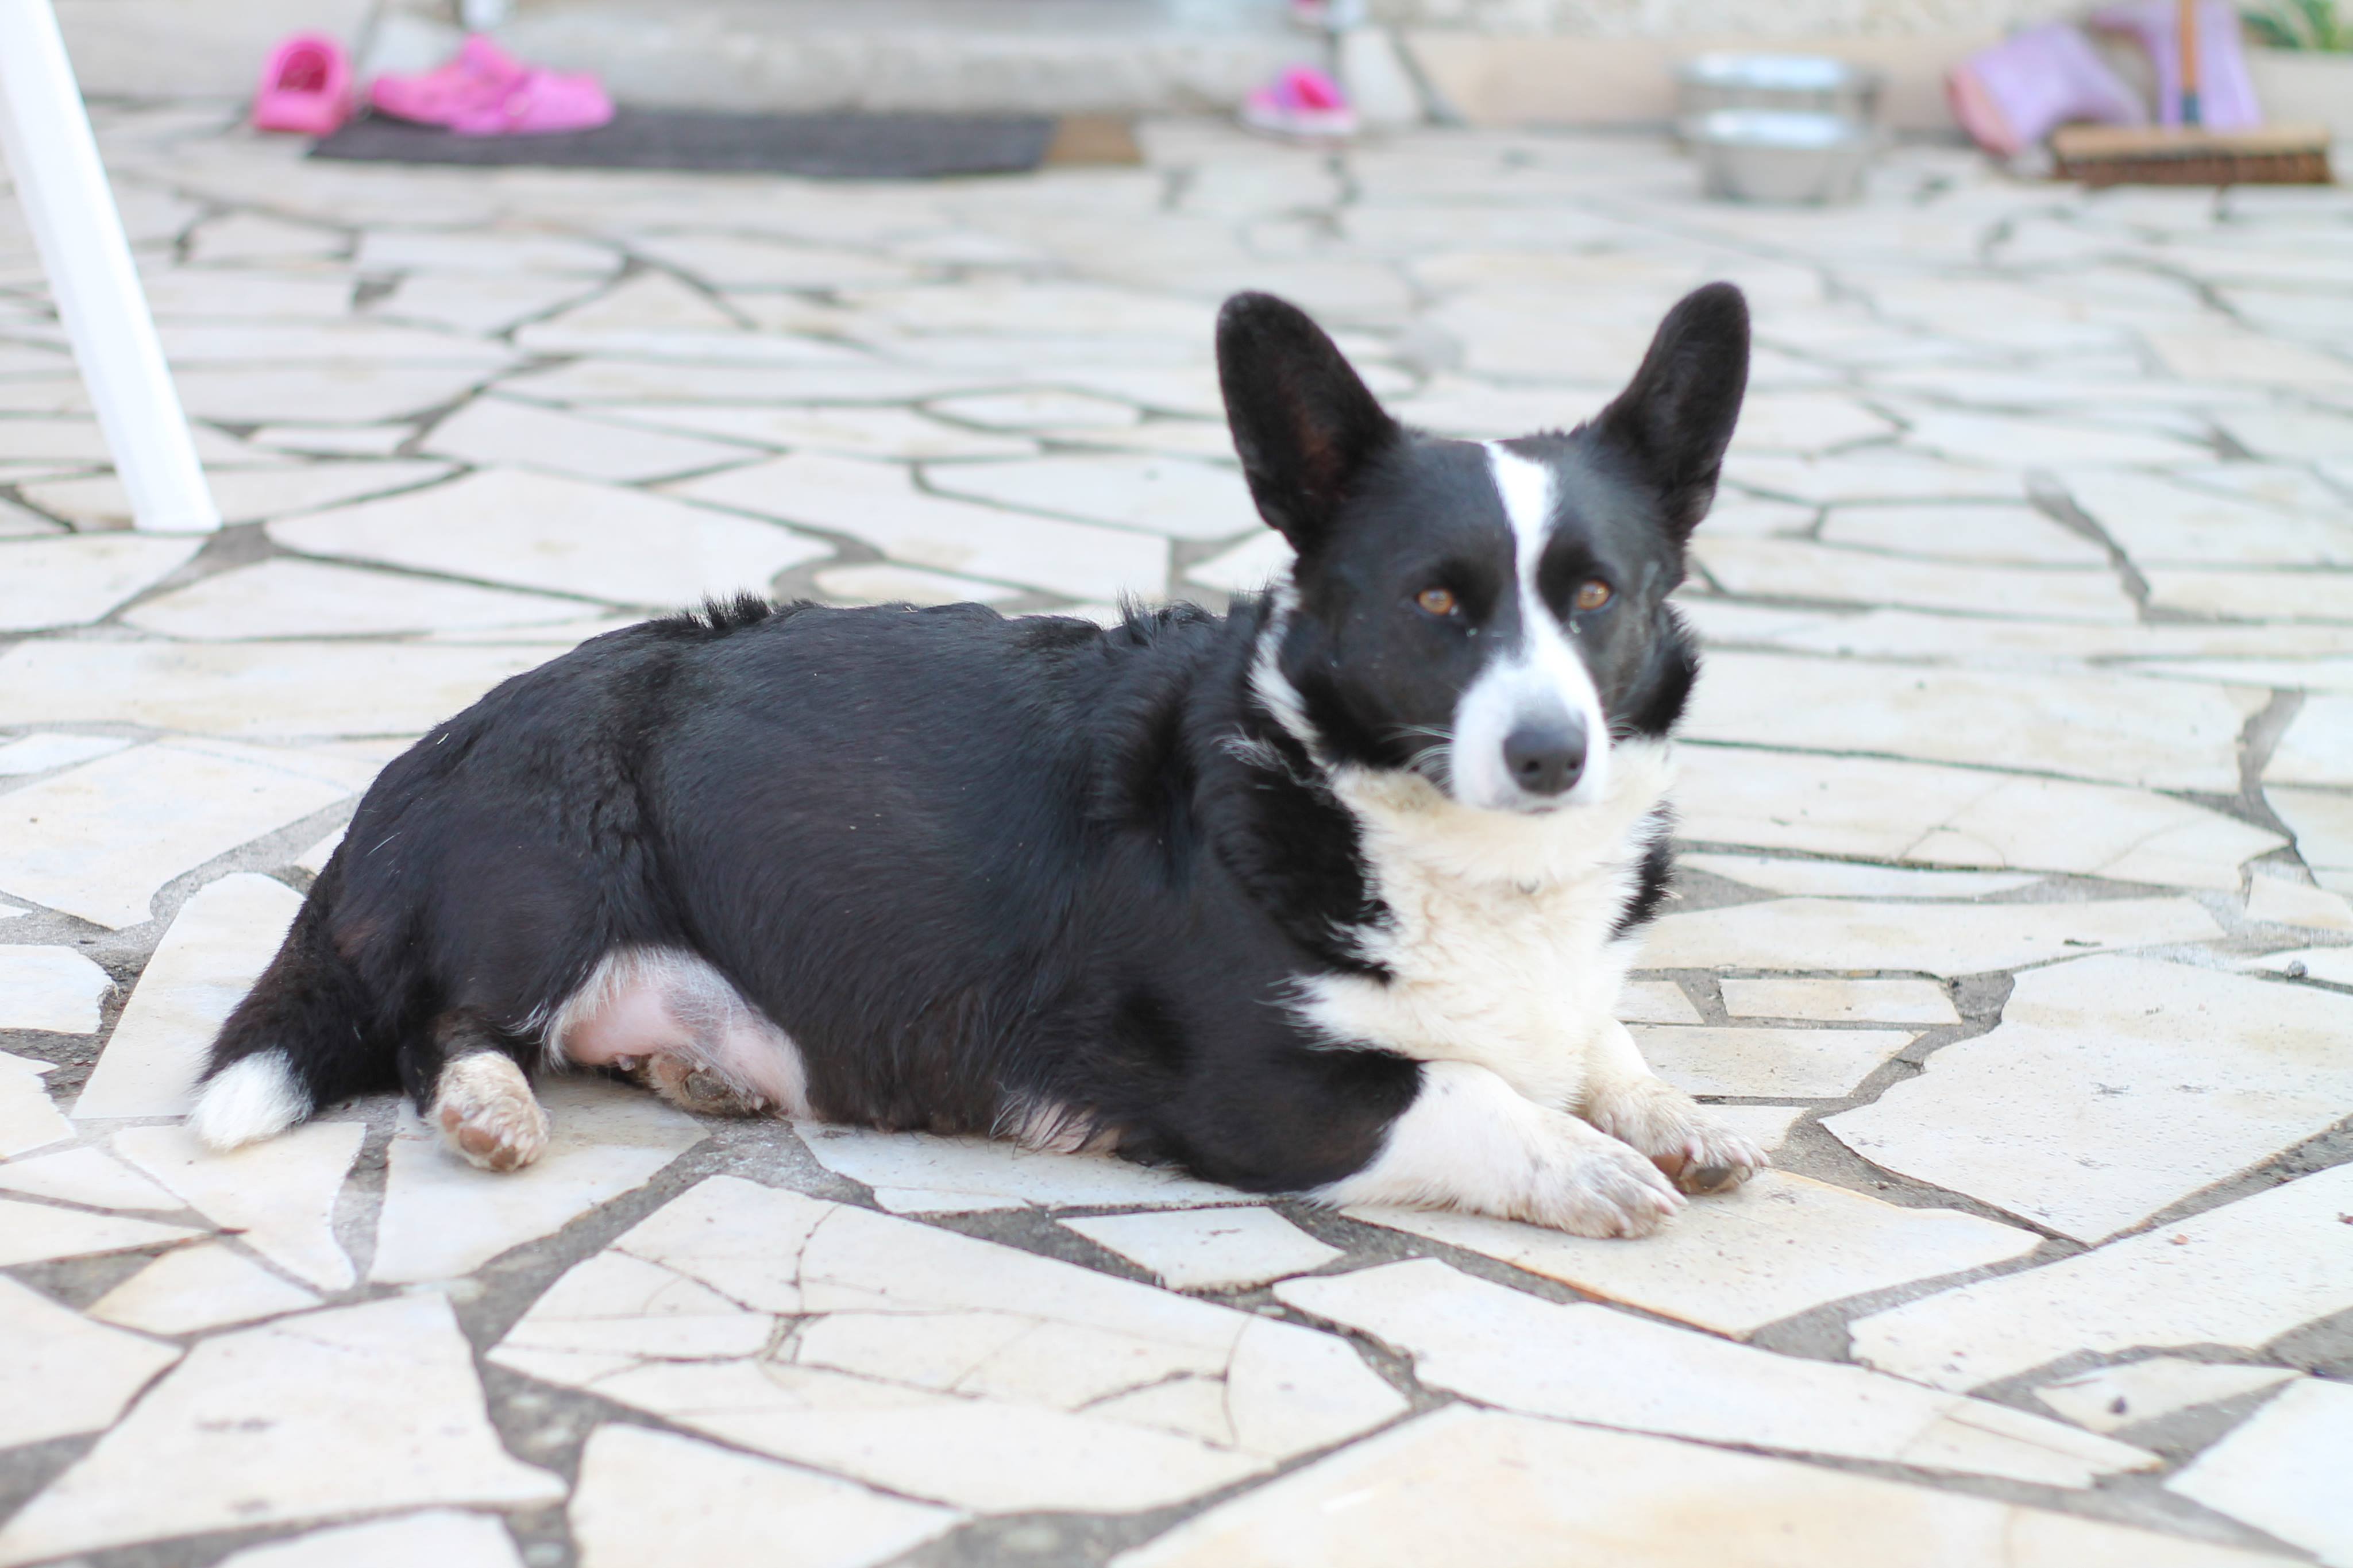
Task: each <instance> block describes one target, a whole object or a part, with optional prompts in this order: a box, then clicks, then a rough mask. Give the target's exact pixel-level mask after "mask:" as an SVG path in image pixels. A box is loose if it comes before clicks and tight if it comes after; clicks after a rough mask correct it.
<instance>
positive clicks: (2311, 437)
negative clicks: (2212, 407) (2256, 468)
mask: <svg viewBox="0 0 2353 1568" xmlns="http://www.w3.org/2000/svg"><path fill="white" fill-rule="evenodd" d="M2348 374H2353V372H2348ZM2216 422H2217V423H2218V424H2220V425H2221V426H2222V428H2223V429H2224V430H2226V431H2228V432H2230V436H2231V439H2232V440H2234V441H2236V442H2237V443H2238V444H2239V445H2240V446H2242V447H2245V448H2246V449H2247V450H2249V451H2250V452H2256V453H2260V454H2262V455H2263V457H2266V458H2290V459H2293V458H2341V457H2343V456H2344V455H2345V453H2346V451H2347V450H2348V447H2353V418H2348V417H2346V416H2343V415H2341V414H2326V413H2322V412H2320V411H2319V410H2317V409H2308V408H2242V409H2234V410H2232V411H2230V412H2228V413H2225V414H2222V415H2221V416H2218V418H2217V421H2216Z"/></svg>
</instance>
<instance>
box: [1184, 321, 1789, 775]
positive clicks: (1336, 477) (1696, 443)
mask: <svg viewBox="0 0 2353 1568" xmlns="http://www.w3.org/2000/svg"><path fill="white" fill-rule="evenodd" d="M1218 368H1219V376H1220V378H1221V380H1222V382H1223V384H1224V387H1225V397H1226V412H1227V417H1228V419H1229V422H1230V423H1231V425H1232V426H1233V434H1234V445H1235V447H1236V448H1237V450H1238V451H1239V452H1240V455H1241V462H1242V471H1243V473H1244V474H1245V475H1246V476H1247V477H1248V479H1249V480H1250V494H1251V496H1252V497H1253V498H1254V499H1255V500H1257V502H1258V509H1259V511H1260V513H1261V515H1262V516H1263V517H1264V518H1265V519H1266V521H1268V522H1270V523H1271V524H1272V525H1273V526H1274V527H1275V528H1277V529H1279V530H1281V531H1282V534H1283V536H1284V537H1285V538H1287V539H1289V540H1290V541H1291V542H1292V544H1293V547H1294V548H1295V549H1296V550H1297V551H1298V555H1299V559H1298V563H1297V564H1296V566H1295V567H1294V569H1293V587H1292V591H1291V594H1290V595H1289V596H1288V599H1287V603H1288V605H1289V607H1288V610H1287V612H1286V615H1285V617H1284V620H1283V623H1282V636H1281V641H1280V644H1279V646H1278V647H1277V649H1276V657H1275V663H1276V668H1277V672H1279V675H1280V677H1281V680H1280V682H1274V683H1272V684H1274V685H1275V687H1276V689H1275V690H1273V691H1272V692H1271V693H1269V692H1268V691H1267V690H1266V688H1267V686H1268V685H1269V684H1270V682H1268V681H1266V680H1261V695H1262V696H1269V697H1271V700H1272V701H1273V702H1274V703H1275V704H1276V705H1277V706H1278V707H1282V706H1291V707H1293V708H1294V709H1295V710H1296V711H1295V712H1294V713H1293V714H1290V715H1287V717H1288V718H1290V719H1291V720H1292V721H1293V722H1294V723H1303V724H1304V725H1305V726H1307V727H1309V728H1310V729H1311V730H1312V731H1313V734H1314V740H1315V742H1317V744H1318V745H1319V746H1320V747H1321V748H1322V749H1323V750H1324V752H1326V753H1327V754H1329V755H1331V756H1333V757H1335V759H1337V760H1340V761H1344V762H1347V763H1356V764H1359V765H1363V766H1366V767H1372V768H1383V769H1413V770H1416V771H1419V772H1420V773H1424V774H1425V775H1427V776H1428V777H1430V779H1431V781H1432V782H1433V783H1436V784H1439V785H1440V787H1441V788H1443V789H1445V790H1446V791H1447V792H1448V793H1449V794H1451V795H1452V796H1453V797H1454V799H1456V800H1457V801H1459V802H1461V804H1463V805H1471V806H1477V807H1482V808H1485V809H1491V810H1509V811H1546V810H1551V809H1553V808H1555V807H1556V806H1558V805H1564V804H1567V805H1581V804H1585V803H1587V802H1588V801H1593V800H1598V799H1599V798H1601V797H1602V795H1604V794H1605V792H1606V791H1607V788H1608V773H1609V748H1610V742H1611V739H1612V738H1615V739H1618V740H1625V739H1628V738H1630V737H1634V736H1653V737H1655V736H1662V735H1663V734H1665V732H1666V731H1667V729H1668V727H1669V726H1670V725H1672V723H1673V722H1674V721H1675V719H1676V718H1677V716H1678V715H1679V714H1680V713H1681V712H1682V710H1683V700H1684V699H1685V697H1686V696H1687V695H1688V694H1689V691H1690V689H1691V682H1692V679H1693V676H1694V673H1695V672H1696V669H1697V658H1696V655H1695V654H1694V652H1693V650H1692V647H1691V644H1690V641H1689V639H1688V637H1686V636H1685V634H1684V632H1683V627H1682V626H1681V624H1680V623H1679V622H1678V621H1677V620H1676V618H1675V615H1674V612H1673V610H1672V608H1671V607H1670V606H1669V605H1667V603H1666V596H1667V595H1668V593H1669V592H1671V591H1672V589H1673V588H1674V586H1675V585H1676V584H1678V583H1680V582H1682V581H1683V547H1684V544H1685V542H1687V541H1688V540H1689V539H1690V537H1691V532H1692V530H1693V529H1694V527H1695V526H1697V524H1698V522H1699V521H1700V519H1701V518H1703V517H1704V516H1705V515H1706V514H1707V509H1708V506H1709V504H1710V503H1711V502H1712V501H1713V500H1715V484H1716V476H1717V474H1718V472H1719V471H1720V470H1721V468H1722V467H1723V464H1724V451H1725V446H1726V445H1727V444H1728V443H1729V442H1730V441H1731V439H1732V427H1733V424H1734V422H1735V420H1736V419H1737V418H1738V417H1739V414H1740V399H1741V394H1742V392H1743V390H1744V389H1745V388H1746V384H1747V379H1748V308H1747V305H1746V302H1745V301H1744V300H1742V298H1741V295H1740V291H1739V290H1738V289H1735V288H1733V287H1732V286H1731V285H1730V284H1728V283H1712V284H1709V285H1708V286H1707V287H1706V288H1704V289H1699V290H1697V291H1696V292H1694V293H1693V294H1691V295H1689V296H1687V297H1686V298H1685V299H1684V300H1683V301H1682V302H1681V303H1680V304H1678V305H1676V306H1675V308H1674V309H1673V310H1671V311H1669V312H1668V314H1667V318H1666V320H1665V321H1663V322H1662V323H1661V325H1660V327H1659V331H1658V335H1657V337H1656V338H1655V339H1653V340H1652V342H1651V350H1650V353H1649V354H1648V355H1647V356H1646V357H1645V358H1644V359H1643V361H1642V365H1641V369H1640V370H1639V371H1637V372H1636V373H1635V374H1634V379H1633V381H1632V383H1631V384H1630V385H1629V386H1628V387H1627V388H1626V390H1625V391H1624V392H1623V393H1621V394H1620V395H1619V396H1618V398H1617V400H1616V401H1615V402H1613V403H1611V404H1610V405H1609V407H1607V408H1605V409H1603V410H1602V411H1601V413H1600V415H1599V416H1597V417H1596V418H1594V419H1592V420H1590V421H1588V423H1586V424H1584V425H1580V426H1577V428H1576V429H1574V430H1571V431H1569V432H1567V434H1566V435H1563V434H1560V433H1558V432H1552V433H1547V434H1543V435H1536V436H1528V437H1522V438H1520V439H1518V440H1515V441H1500V442H1486V443H1480V442H1472V441H1450V440H1440V439H1438V438H1435V437H1429V436H1424V435H1422V434H1420V433H1419V432H1417V431H1413V430H1409V429H1407V428H1405V427H1404V426H1400V425H1398V423H1397V422H1396V421H1395V420H1393V419H1391V418H1390V417H1389V416H1388V414H1387V413H1386V412H1384V411H1383V410H1382V408H1381V405H1379V404H1378V403H1377V401H1375V399H1374V397H1373V395H1372V394H1371V393H1370V392H1368V391H1367V390H1366V387H1365V384H1364V383H1363V382H1362V381H1361V380H1359V379H1358V378H1357V376H1356V372H1355V371H1353V370H1351V369H1350V368H1349V366H1348V363H1347V361H1346V360H1345V359H1344V358H1342V357H1341V354H1340V351H1339V350H1338V349H1337V348H1336V347H1335V346H1334V344H1333V342H1332V340H1331V339H1330V338H1328V337H1326V336H1324V333H1323V331H1320V330H1319V329H1318V328H1317V327H1316V325H1315V323H1314V322H1313V321H1309V320H1308V319H1307V317H1306V316H1305V315H1304V314H1303V313H1302V312H1301V311H1300V310H1298V309H1296V308H1295V307H1293V306H1292V305H1289V304H1286V303H1285V302H1284V301H1282V300H1277V299H1275V298H1273V297H1271V296H1270V295H1265V294H1238V295H1236V296H1234V298H1232V299H1231V300H1228V301H1227V302H1226V307H1225V310H1224V311H1223V312H1222V313H1221V314H1220V315H1219V320H1218ZM1286 688H1287V689H1286ZM1293 694H1295V696H1294V695H1293Z"/></svg>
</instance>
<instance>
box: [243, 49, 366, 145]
mask: <svg viewBox="0 0 2353 1568" xmlns="http://www.w3.org/2000/svg"><path fill="white" fill-rule="evenodd" d="M351 115H352V62H351V60H350V58H348V57H347V56H345V55H344V53H343V45H341V44H339V43H337V42H335V40H334V39H332V38H330V37H326V36H325V35H323V34H321V33H297V34H295V35H294V36H293V37H290V38H289V39H287V40H286V41H285V42H284V43H282V44H280V45H279V46H278V47H276V48H274V49H272V50H270V51H269V63H268V64H267V65H265V66H263V67H262V68H261V86H260V88H259V89H257V90H256V91H255V93H254V95H253V124H254V129H256V130H258V131H291V132H296V133H297V134H299V135H303V136H325V135H328V134H330V133H332V132H333V131H334V130H335V129H336V128H337V127H338V126H340V125H342V124H343V121H346V120H348V119H350V118H351Z"/></svg>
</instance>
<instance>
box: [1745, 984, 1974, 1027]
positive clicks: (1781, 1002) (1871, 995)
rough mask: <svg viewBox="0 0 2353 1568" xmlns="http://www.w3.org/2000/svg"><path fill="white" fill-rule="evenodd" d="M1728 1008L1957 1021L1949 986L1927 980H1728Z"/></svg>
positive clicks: (1773, 1014) (1860, 1020)
mask: <svg viewBox="0 0 2353 1568" xmlns="http://www.w3.org/2000/svg"><path fill="white" fill-rule="evenodd" d="M1723 986H1724V1010H1725V1012H1726V1013H1729V1014H1730V1015H1731V1016H1734V1017H1736V1018H1802V1019H1805V1020H1807V1021H1808V1022H1810V1023H1820V1024H1930V1025H1935V1024H1957V1023H1959V1022H1960V1021H1961V1016H1960V1014H1959V1013H1958V1012H1957V1011H1955V1010H1954V1007H1953V999H1952V997H1951V996H1950V995H1949V994H1947V993H1946V990H1945V988H1944V987H1943V986H1941V985H1938V984H1936V983H1935V982H1933V981H1927V980H1726V981H1725V982H1723Z"/></svg>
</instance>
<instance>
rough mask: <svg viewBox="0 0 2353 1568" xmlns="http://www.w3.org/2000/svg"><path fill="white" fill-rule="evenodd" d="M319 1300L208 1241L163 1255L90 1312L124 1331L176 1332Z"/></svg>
mask: <svg viewBox="0 0 2353 1568" xmlns="http://www.w3.org/2000/svg"><path fill="white" fill-rule="evenodd" d="M159 1195H160V1194H159ZM165 1201H166V1203H170V1202H172V1201H174V1200H169V1199H167V1200H165ZM318 1304H319V1298H318V1297H316V1296H314V1295H312V1294H311V1292H310V1291H308V1290H305V1289H302V1288H301V1286H300V1285H294V1284H290V1283H288V1282H287V1281H286V1280H283V1279H280V1278H279V1277H278V1276H277V1275H275V1274H272V1273H271V1272H269V1270H268V1269H267V1268H262V1267H261V1265H259V1263H256V1262H254V1261H253V1260H252V1259H250V1258H247V1257H245V1256H243V1255H242V1254H240V1253H237V1252H235V1251H232V1250H231V1249H230V1248H228V1247H224V1246H222V1245H221V1244H220V1243H218V1242H206V1243H205V1244H203V1245H201V1246H197V1247H179V1248H176V1249H175V1250H174V1251H171V1252H167V1253H165V1254H164V1256H163V1257H161V1258H157V1259H156V1260H155V1261H154V1262H153V1263H151V1264H149V1265H148V1266H147V1267H146V1268H142V1269H141V1270H140V1271H139V1272H138V1273H136V1274H133V1275H132V1277H131V1278H130V1279H125V1280H124V1281H123V1282H122V1283H121V1284H120V1285H117V1286H116V1287H115V1288H114V1289H111V1290H109V1291H108V1292H107V1293H106V1294H105V1295H103V1296H101V1297H100V1298H99V1299H98V1300H96V1301H95V1302H93V1303H91V1305H90V1316H91V1317H93V1318H96V1319H98V1320H99V1321H100V1322H107V1323H119V1324H121V1326H122V1327H124V1328H126V1329H139V1330H142V1331H145V1332H147V1333H151V1334H169V1335H178V1334H193V1333H200V1332H202V1331H205V1330H206V1329H219V1328H227V1327H230V1326H232V1325H235V1324H238V1323H250V1322H253V1321H256V1320H258V1319H261V1318H275V1317H280V1316H282V1315H283V1314H285V1313H288V1312H302V1311H308V1310H310V1309H311V1308H312V1307H315V1306H317V1305H318Z"/></svg>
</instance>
